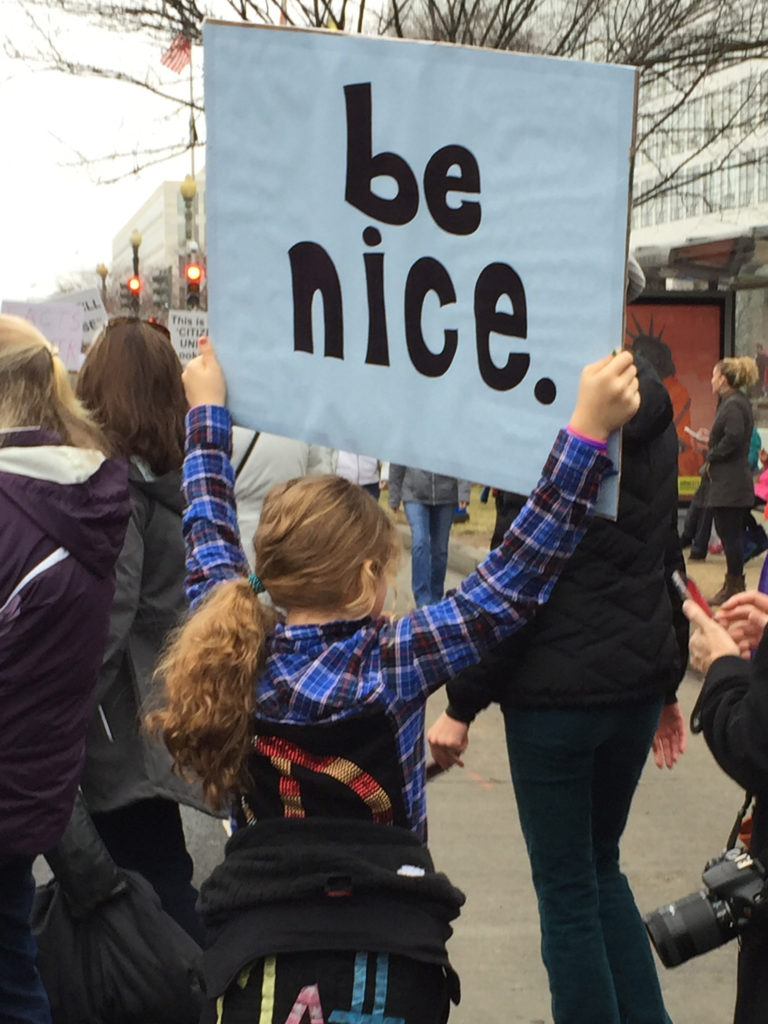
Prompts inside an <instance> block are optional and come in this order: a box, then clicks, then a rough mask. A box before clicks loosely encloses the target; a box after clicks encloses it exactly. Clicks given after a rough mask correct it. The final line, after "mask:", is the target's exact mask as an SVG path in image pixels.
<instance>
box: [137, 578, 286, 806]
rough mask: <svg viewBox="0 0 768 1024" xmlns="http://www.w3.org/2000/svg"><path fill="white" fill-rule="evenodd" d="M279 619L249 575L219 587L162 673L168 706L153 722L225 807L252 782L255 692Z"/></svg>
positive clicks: (180, 764) (180, 635) (184, 631)
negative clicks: (268, 642)
mask: <svg viewBox="0 0 768 1024" xmlns="http://www.w3.org/2000/svg"><path fill="white" fill-rule="evenodd" d="M276 621H277V614H276V613H275V611H274V610H273V609H272V608H270V607H268V606H267V605H265V604H263V603H262V602H261V601H259V599H258V598H257V596H256V595H255V593H254V592H253V590H252V589H251V587H250V585H249V583H248V581H247V580H245V579H241V580H229V581H227V582H225V583H220V584H219V585H218V586H216V587H215V588H214V589H213V591H212V592H211V593H210V595H209V596H208V597H207V598H206V599H205V601H203V603H202V604H201V605H200V606H199V607H198V608H197V609H196V610H195V612H194V614H193V615H192V616H190V618H189V619H188V620H187V622H186V623H185V624H184V625H183V626H181V627H180V629H179V630H178V631H177V633H176V634H175V636H174V637H173V638H172V640H171V643H170V646H169V647H168V648H167V649H166V651H165V653H164V654H163V656H162V658H161V660H160V662H159V664H158V667H157V671H156V675H157V677H159V679H160V680H161V682H162V683H163V685H164V690H165V694H164V699H163V701H162V706H161V707H160V708H158V709H156V710H153V711H150V713H149V714H148V715H147V717H146V726H147V729H148V730H149V732H151V733H155V734H157V733H160V734H161V735H162V737H163V739H164V740H165V744H166V746H167V747H168V750H169V751H170V753H171V757H172V758H173V762H174V766H175V768H176V769H177V770H178V772H179V773H180V774H181V775H182V776H184V777H187V778H189V779H190V780H191V781H192V780H196V779H199V780H200V781H201V782H202V787H203V793H204V796H205V799H206V801H207V802H208V803H209V804H210V805H211V806H212V807H214V808H216V809H220V808H221V807H222V806H223V805H224V804H225V802H226V797H227V794H228V793H229V792H230V791H232V790H233V789H237V788H239V787H240V785H241V784H243V783H244V782H245V781H246V779H247V761H248V751H249V749H250V745H251V739H252V735H253V731H252V713H253V703H254V701H253V694H254V687H255V685H256V678H257V676H258V674H259V672H260V671H261V669H262V668H263V665H264V660H265V641H266V638H267V635H268V633H269V632H270V631H271V629H272V628H273V627H274V625H275V623H276Z"/></svg>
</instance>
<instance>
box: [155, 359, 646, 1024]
mask: <svg viewBox="0 0 768 1024" xmlns="http://www.w3.org/2000/svg"><path fill="white" fill-rule="evenodd" d="M200 345H201V355H200V356H198V357H197V359H195V360H193V361H192V362H191V363H190V364H189V365H188V366H187V369H186V370H185V373H184V383H185V388H186V391H187V398H188V401H189V405H190V412H189V414H188V417H187V443H186V456H185V461H184V492H185V500H186V508H185V513H184V530H185V536H186V543H187V592H188V595H189V599H190V605H191V607H192V608H193V609H194V610H193V613H192V615H191V617H190V618H189V620H188V621H187V622H186V624H185V625H184V626H183V627H182V628H181V630H180V632H179V633H178V635H177V636H176V639H175V640H174V642H173V643H172V645H171V646H170V648H169V649H168V650H167V652H166V654H165V656H164V658H163V659H162V662H161V664H160V667H159V673H160V675H161V677H162V679H163V680H164V684H165V698H164V706H163V707H162V708H160V709H157V710H155V711H154V712H152V713H151V714H150V716H149V719H148V723H149V726H150V728H151V729H152V730H154V731H160V732H162V735H163V737H164V739H165V742H166V744H167V746H168V748H169V750H170V751H171V754H172V756H173V758H174V761H175V763H176V765H177V767H178V769H179V770H180V771H181V772H183V773H185V774H187V775H189V776H190V777H199V778H200V779H201V781H202V784H203V789H204V791H205V793H206V794H207V797H208V799H209V800H210V801H211V802H212V803H213V804H214V805H218V804H220V803H221V802H223V801H224V800H226V799H234V801H235V802H236V804H237V811H236V818H237V825H238V828H237V831H236V832H235V835H234V836H233V838H232V839H231V840H230V841H229V843H228V846H227V855H226V858H225V861H224V864H223V865H221V866H220V868H218V869H217V870H216V871H215V872H214V873H213V875H212V876H211V878H210V879H209V880H208V881H207V882H206V883H205V884H204V885H203V887H202V889H201V903H200V907H201V910H202V914H203V918H204V921H205V923H206V924H207V925H208V927H209V928H211V929H214V931H213V932H212V934H213V936H214V942H213V945H212V947H211V949H210V950H209V952H208V954H207V956H208V958H209V965H210V966H211V971H212V973H210V974H209V985H208V988H209V996H212V997H213V998H214V999H218V1006H217V1010H216V1013H217V1014H218V1018H217V1019H218V1020H219V1021H223V1022H224V1024H226V1022H227V1021H228V1020H230V1019H231V1020H235V1019H240V1017H239V1014H240V1013H241V1012H243V1013H245V1012H247V1013H248V1014H253V1013H256V1011H257V1010H258V1011H259V1012H261V1010H262V1008H263V1006H264V1005H265V1004H264V1000H266V999H267V998H269V999H271V1000H273V1001H275V1005H276V1006H277V1009H276V1011H275V1015H274V1016H273V1017H272V1018H270V1019H274V1020H280V1021H283V1020H286V1019H289V1017H290V1014H291V1013H292V1012H296V1007H297V1005H298V1004H297V1003H295V1002H294V999H295V998H296V997H297V993H298V992H299V990H300V989H302V986H305V985H306V983H307V979H309V978H315V979H317V978H318V977H319V978H320V979H321V980H320V982H319V995H318V999H320V998H322V1007H323V1008H324V1009H325V1011H326V1013H327V1012H328V1011H329V1010H330V1009H332V1008H333V1007H334V1006H335V1007H337V1008H340V1009H341V1008H343V1007H344V1006H346V1008H347V1009H349V1000H350V994H349V992H350V991H351V990H352V989H354V987H355V985H357V986H358V989H356V991H359V985H360V984H363V982H362V981H361V977H362V974H361V972H363V973H364V970H363V962H364V961H363V960H362V959H360V958H364V957H366V956H367V955H368V953H373V952H375V953H376V954H377V956H378V955H381V956H384V955H386V957H388V958H389V959H388V960H387V961H386V964H385V963H384V962H383V961H381V962H379V966H378V967H377V979H383V980H381V984H380V992H381V994H382V995H381V998H382V1008H383V1003H384V1002H386V1013H387V1014H389V1015H392V1016H395V1017H399V1018H401V1019H402V1020H403V1021H405V1022H406V1024H411V1022H412V1021H414V1022H415V1021H418V1022H419V1024H431V1022H435V1024H437V1022H439V1021H444V1020H446V1019H447V1012H448V997H449V995H450V993H451V985H450V978H451V971H450V969H449V966H448V961H447V956H446V953H445V940H446V938H447V936H448V933H449V931H450V929H447V921H448V920H450V918H451V917H454V916H456V914H457V913H458V907H459V905H460V903H461V901H462V899H463V897H461V896H460V894H458V893H457V890H455V889H453V887H452V886H450V884H449V883H448V882H447V880H446V879H445V878H444V876H440V875H437V874H436V873H435V872H434V870H433V867H432V864H431V861H430V860H429V854H428V852H427V851H426V848H425V846H424V842H425V839H426V810H425V793H424V783H425V761H424V713H425V703H426V700H427V697H428V696H429V694H430V693H432V692H433V691H434V690H436V689H437V688H438V687H440V686H441V685H443V683H444V682H445V681H446V680H447V679H448V678H450V677H451V676H453V675H455V674H456V673H458V671H459V670H460V669H461V668H462V667H464V666H465V665H467V664H470V663H472V662H473V661H477V660H478V659H479V657H480V655H481V654H482V652H483V651H485V650H486V649H488V648H490V647H492V646H494V645H495V644H497V643H498V642H499V640H500V639H501V638H502V637H504V636H507V635H509V634H510V633H512V632H514V631H515V630H517V629H518V628H520V626H521V625H522V624H523V623H524V622H525V621H526V620H527V619H528V618H530V616H531V615H532V614H533V613H534V612H535V609H536V607H537V605H538V604H539V603H541V602H542V601H545V600H546V598H547V596H548V594H549V592H550V590H551V588H552V585H553V583H554V580H555V578H556V577H557V575H558V573H559V572H560V570H561V568H562V566H563V564H564V563H565V561H566V559H567V557H568V555H569V554H570V552H571V551H572V550H573V548H574V547H575V546H576V544H577V543H578V540H579V539H580V537H581V535H582V533H583V531H584V529H585V527H586V524H587V521H588V514H589V511H590V509H591V507H592V504H593V502H594V500H595V498H596V496H597V489H598V486H599V482H600V479H601V478H602V476H603V475H604V473H605V472H606V471H607V470H609V469H610V467H611V463H610V460H609V459H608V458H607V457H606V455H605V439H606V438H607V436H608V434H609V433H610V432H611V431H612V430H614V429H616V428H618V427H619V426H620V425H621V424H623V423H624V422H626V421H627V420H628V419H629V418H630V417H631V416H632V415H633V414H634V412H635V411H636V409H637V406H638V401H639V399H638V390H637V378H636V372H635V368H634V364H633V362H632V358H631V355H630V354H629V353H620V354H619V355H618V356H616V357H615V358H611V357H607V358H606V359H604V360H602V361H601V362H599V363H595V364H593V365H591V366H589V367H587V368H586V369H585V370H584V372H583V374H582V378H581V383H580V389H579V400H578V402H577V406H576V409H575V411H574V414H573V417H572V419H571V423H570V427H569V429H568V430H567V431H565V430H564V431H561V432H560V434H559V436H558V438H557V441H556V443H555V446H554V448H553V451H552V453H551V455H550V457H549V459H548V461H547V464H546V466H545V469H544V474H543V477H542V480H541V481H540V482H539V485H538V486H537V487H536V489H535V490H534V492H533V494H532V495H531V497H530V499H529V501H528V503H527V504H526V506H525V507H524V509H523V510H522V511H521V513H520V515H519V516H518V518H517V519H516V520H515V522H514V523H513V524H512V526H511V527H510V530H509V531H508V533H507V534H506V536H505V538H504V540H503V542H502V543H501V545H500V546H499V547H498V548H497V549H496V550H495V551H494V552H492V553H491V554H490V555H489V556H488V557H487V558H486V559H485V560H484V561H483V562H482V564H481V565H480V566H479V567H478V569H477V571H476V572H474V573H472V574H471V575H470V576H469V577H468V578H467V579H466V580H464V581H463V582H462V584H461V585H460V586H459V588H458V589H457V590H456V591H455V592H453V593H451V594H449V595H448V596H447V597H446V598H444V599H443V600H442V601H440V602H438V603H437V604H433V605H427V606H425V607H422V608H418V609H416V610H414V611H412V612H410V613H409V614H408V615H405V616H404V617H403V618H401V619H399V620H397V621H391V620H390V619H389V618H387V617H386V616H383V615H382V608H383V605H384V601H385V596H386V591H387V585H388V583H389V581H390V580H391V579H392V576H393V574H394V572H395V569H396V563H397V556H398V553H399V544H398V537H397V533H396V529H395V526H394V524H393V522H392V519H391V518H390V516H389V515H388V514H387V512H386V511H385V510H384V509H382V508H380V507H379V505H378V503H377V502H375V501H374V500H372V498H371V497H370V496H369V495H368V494H366V493H365V492H364V491H363V490H362V489H361V488H359V487H357V486H356V485H355V484H352V483H350V482H349V481H346V480H344V479H342V478H340V477H336V476H332V477H314V478H304V479H300V480H294V481H290V482H288V483H286V484H282V485H279V486H278V487H277V488H274V489H273V490H272V491H271V492H270V493H269V495H268V496H267V499H266V501H265V502H264V507H263V510H262V516H261V521H260V523H259V527H258V530H257V532H256V536H255V538H254V549H255V569H256V572H255V573H254V574H250V576H249V574H248V566H247V562H246V559H245V555H244V554H243V552H242V550H241V548H240V542H239V537H238V534H237V520H236V512H235V508H234V502H233V472H232V466H231V464H230V461H229V451H230V445H231V439H230V435H231V421H230V417H229V414H228V412H227V410H226V409H225V408H224V401H225V396H226V386H225V382H224V377H223V374H222V372H221V369H220V367H219V365H218V362H217V361H216V358H215V355H214V353H213V350H212V348H211V346H210V343H209V342H208V340H207V339H201V342H200ZM263 591H266V593H267V594H268V595H269V597H270V598H271V602H272V607H270V606H268V605H266V604H265V603H263V602H262V601H261V600H259V596H258V595H259V594H260V593H261V592H263ZM275 608H279V609H281V611H280V612H279V613H278V612H277V611H276V610H275ZM381 825H387V826H389V828H381V827H380V826H381ZM402 865H407V866H408V870H407V871H406V870H405V869H403V868H402ZM350 950H351V951H355V950H356V951H357V952H351V953H350V952H349V951H350ZM333 951H339V952H333ZM342 951H343V952H342ZM281 954H285V955H281ZM288 954H290V955H288ZM276 955H277V959H276V960H275V959H274V958H275V956H276ZM296 956H298V957H299V959H298V960H296V959H295V957H296ZM327 957H330V958H331V961H332V962H329V961H327V959H326V958H327ZM244 964H249V965H250V966H249V968H248V971H247V972H246V973H247V977H246V978H245V981H243V977H244V975H243V974H240V975H239V977H240V982H241V983H240V984H237V983H236V982H237V979H238V972H239V971H241V970H242V967H243V965H244ZM213 965H215V969H214V967H213ZM224 965H226V967H225V966H224ZM214 975H215V977H214ZM386 979H389V980H388V981H386ZM378 985H379V982H378V981H377V986H378ZM276 986H277V988H276ZM348 990H349V991H348ZM276 991H277V993H278V994H277V995H276V994H275V993H276ZM345 992H346V993H347V994H346V995H345V994H344V993H345ZM385 992H386V993H388V995H387V996H386V999H385V998H384V993H385ZM307 998H309V997H307ZM345 1000H346V1002H345ZM257 1018H258V1014H257ZM211 1019H214V1018H213V1017H211ZM290 1019H293V1018H290ZM296 1019H298V1017H297V1018H296ZM326 1019H327V1018H326Z"/></svg>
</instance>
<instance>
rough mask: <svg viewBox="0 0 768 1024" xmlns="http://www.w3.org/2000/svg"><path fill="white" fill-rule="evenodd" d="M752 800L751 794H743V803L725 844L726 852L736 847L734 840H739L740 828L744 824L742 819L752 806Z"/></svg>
mask: <svg viewBox="0 0 768 1024" xmlns="http://www.w3.org/2000/svg"><path fill="white" fill-rule="evenodd" d="M753 800H754V797H753V796H752V794H751V793H745V795H744V803H743V804H742V805H741V807H740V808H739V813H738V814H737V815H736V821H734V823H733V828H732V829H731V832H730V835H729V836H728V840H727V842H726V844H725V848H726V850H732V849H733V848H734V846H735V845H736V840H737V839H738V838H739V833H740V832H741V826H742V825H743V824H744V819H745V818H746V816H747V813H748V811H749V809H750V807H751V806H752V801H753Z"/></svg>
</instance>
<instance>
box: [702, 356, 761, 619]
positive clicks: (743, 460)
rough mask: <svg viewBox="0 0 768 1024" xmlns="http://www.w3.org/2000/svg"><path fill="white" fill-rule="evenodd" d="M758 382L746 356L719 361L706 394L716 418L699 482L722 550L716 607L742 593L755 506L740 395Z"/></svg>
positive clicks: (748, 415) (749, 418)
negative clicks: (747, 530) (747, 525)
mask: <svg viewBox="0 0 768 1024" xmlns="http://www.w3.org/2000/svg"><path fill="white" fill-rule="evenodd" d="M757 379H758V372H757V364H756V363H755V360H754V359H753V358H752V357H751V356H740V357H730V358H727V359H720V360H719V361H718V362H717V363H715V365H714V367H713V369H712V393H713V394H714V395H715V396H716V397H717V412H716V413H715V419H714V422H713V424H712V429H711V430H710V432H709V447H708V449H707V454H706V459H705V462H704V467H703V469H702V480H703V481H706V483H707V491H706V497H705V499H704V500H705V502H706V506H707V508H711V509H712V511H713V514H714V521H715V529H716V530H717V533H718V536H719V537H720V540H721V541H722V544H723V553H724V554H725V564H726V572H725V579H724V580H723V585H722V587H721V588H720V590H718V592H717V593H716V594H714V595H713V596H712V597H711V598H710V604H713V605H720V604H722V603H723V602H724V601H727V600H728V598H729V597H732V596H733V595H734V594H738V593H740V592H741V591H742V590H744V589H745V587H746V581H745V579H744V547H743V544H742V534H743V532H744V518H745V515H746V513H747V512H748V511H749V509H751V508H752V506H753V505H754V504H755V483H754V479H753V476H752V470H751V469H750V465H749V445H750V441H751V440H752V432H753V430H754V426H755V422H754V417H753V415H752V406H751V404H750V401H749V399H748V398H747V396H746V395H745V394H744V391H743V389H744V388H748V387H751V386H752V385H753V384H754V383H755V381H756V380H757Z"/></svg>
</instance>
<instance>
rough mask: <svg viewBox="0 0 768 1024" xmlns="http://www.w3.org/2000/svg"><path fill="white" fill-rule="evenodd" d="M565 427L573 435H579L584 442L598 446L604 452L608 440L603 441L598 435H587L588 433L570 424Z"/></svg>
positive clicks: (590, 445)
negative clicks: (575, 428)
mask: <svg viewBox="0 0 768 1024" xmlns="http://www.w3.org/2000/svg"><path fill="white" fill-rule="evenodd" d="M565 429H566V432H567V433H569V434H570V435H571V437H577V438H578V439H579V441H583V442H584V444H588V445H589V447H590V448H598V449H599V450H600V451H603V452H604V451H605V449H606V447H607V442H606V441H601V440H600V439H599V438H597V437H587V435H586V434H582V433H580V432H579V431H578V430H574V429H573V427H572V426H571V425H570V424H569V425H568V426H567V427H566V428H565Z"/></svg>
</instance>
